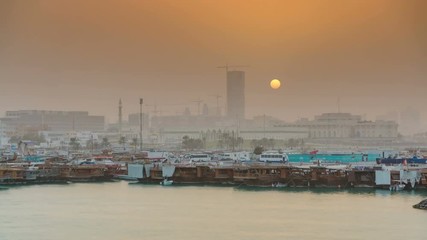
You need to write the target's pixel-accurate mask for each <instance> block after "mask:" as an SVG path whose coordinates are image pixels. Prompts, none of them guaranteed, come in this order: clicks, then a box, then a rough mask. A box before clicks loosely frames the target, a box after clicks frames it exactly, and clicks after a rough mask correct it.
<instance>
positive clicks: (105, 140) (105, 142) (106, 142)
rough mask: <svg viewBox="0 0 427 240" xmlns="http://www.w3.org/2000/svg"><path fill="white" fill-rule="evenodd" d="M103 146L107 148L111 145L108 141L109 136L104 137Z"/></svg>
mask: <svg viewBox="0 0 427 240" xmlns="http://www.w3.org/2000/svg"><path fill="white" fill-rule="evenodd" d="M101 146H102V147H103V148H107V147H109V146H110V142H109V141H108V138H107V137H104V138H102V143H101Z"/></svg>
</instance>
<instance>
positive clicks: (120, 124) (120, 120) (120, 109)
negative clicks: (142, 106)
mask: <svg viewBox="0 0 427 240" xmlns="http://www.w3.org/2000/svg"><path fill="white" fill-rule="evenodd" d="M122 108H123V105H122V99H121V98H120V100H119V133H120V136H122V119H123V118H122V116H123V115H122Z"/></svg>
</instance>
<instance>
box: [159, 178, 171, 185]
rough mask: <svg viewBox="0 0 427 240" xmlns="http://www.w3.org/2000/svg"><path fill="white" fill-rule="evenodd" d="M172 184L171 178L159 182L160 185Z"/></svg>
mask: <svg viewBox="0 0 427 240" xmlns="http://www.w3.org/2000/svg"><path fill="white" fill-rule="evenodd" d="M172 184H173V180H167V179H164V180H163V181H161V182H160V185H163V186H170V185H172Z"/></svg>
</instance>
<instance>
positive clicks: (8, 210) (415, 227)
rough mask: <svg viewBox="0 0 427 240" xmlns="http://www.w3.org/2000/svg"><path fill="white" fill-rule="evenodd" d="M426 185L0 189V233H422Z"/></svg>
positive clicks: (15, 237) (426, 224) (14, 237)
mask: <svg viewBox="0 0 427 240" xmlns="http://www.w3.org/2000/svg"><path fill="white" fill-rule="evenodd" d="M423 198H427V192H421V193H416V194H415V193H389V192H388V191H373V190H364V191H361V190H351V191H344V190H343V191H335V190H328V191H325V190H323V191H322V190H315V191H309V190H295V189H286V190H283V189H282V190H260V189H258V190H254V189H238V188H232V187H176V186H170V187H162V186H153V185H140V184H128V183H127V182H113V183H98V184H69V185H39V186H24V187H14V188H9V189H7V190H0V239H1V240H4V239H11V240H19V239H43V240H48V239H102V240H108V239H154V240H155V239H197V240H200V239H208V240H209V239H215V240H217V239H233V240H234V239H245V240H247V239H256V240H260V239H263V240H264V239H275V240H276V239H303V240H304V239H307V240H308V239H309V240H314V239H328V240H331V239H388V240H391V239H396V240H397V239H398V240H402V239H411V240H416V239H420V240H421V239H423V240H425V239H427V211H422V210H416V209H413V208H412V205H413V204H415V203H418V202H419V201H421V200H422V199H423Z"/></svg>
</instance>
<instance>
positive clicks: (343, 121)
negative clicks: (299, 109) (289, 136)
mask: <svg viewBox="0 0 427 240" xmlns="http://www.w3.org/2000/svg"><path fill="white" fill-rule="evenodd" d="M295 125H296V126H299V127H303V128H307V129H308V137H309V138H312V139H322V138H323V139H325V138H377V139H387V138H388V139H393V138H397V137H398V124H397V123H396V122H393V121H364V120H362V117H361V116H359V115H352V114H350V113H324V114H322V115H319V116H316V117H315V118H314V120H311V121H309V120H300V121H297V122H296V123H295Z"/></svg>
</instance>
